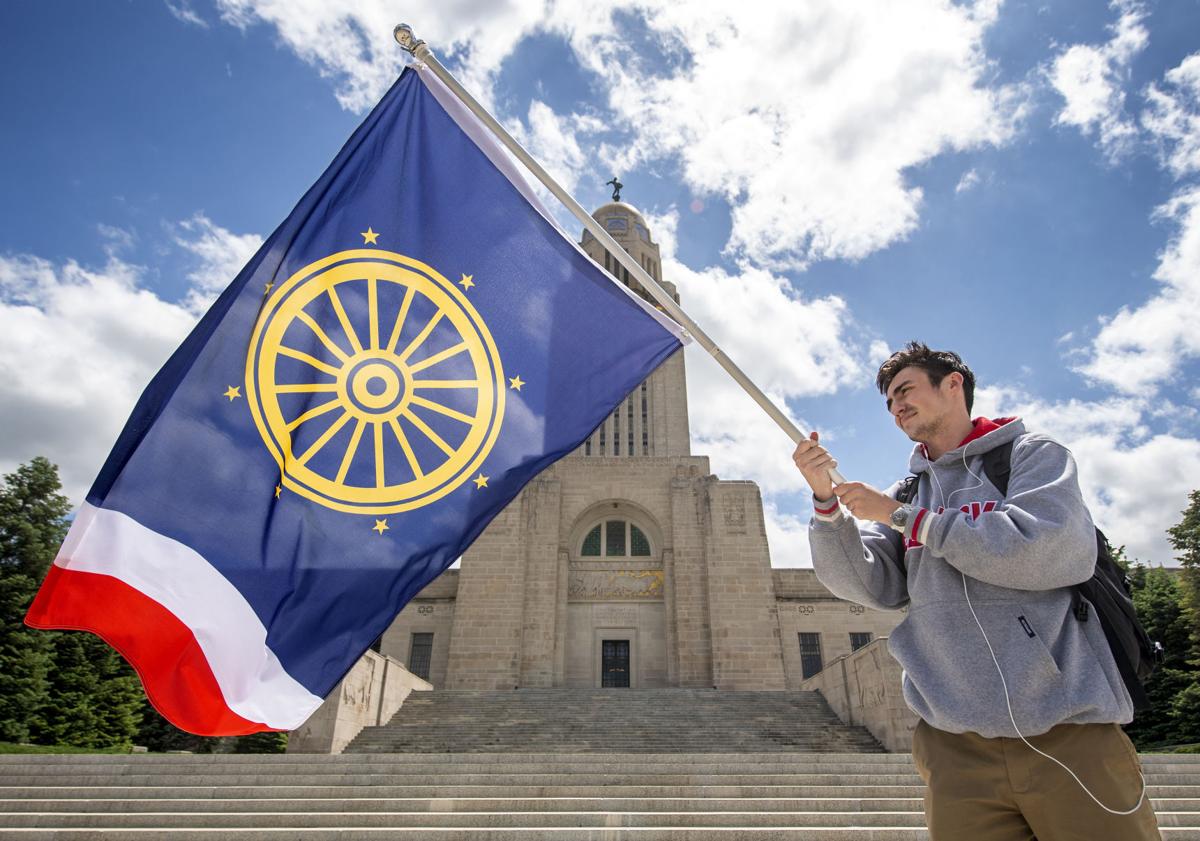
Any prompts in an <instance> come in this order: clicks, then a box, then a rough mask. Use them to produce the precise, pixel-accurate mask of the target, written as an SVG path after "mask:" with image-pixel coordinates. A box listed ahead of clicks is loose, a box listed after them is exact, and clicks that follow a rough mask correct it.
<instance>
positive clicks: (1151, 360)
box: [1079, 187, 1200, 395]
mask: <svg viewBox="0 0 1200 841" xmlns="http://www.w3.org/2000/svg"><path fill="white" fill-rule="evenodd" d="M1158 215H1159V216H1160V217H1161V218H1165V219H1170V220H1172V221H1173V222H1174V223H1175V225H1176V232H1175V235H1174V236H1172V238H1171V240H1170V242H1169V243H1168V244H1167V248H1166V250H1165V251H1164V252H1163V254H1162V255H1161V257H1160V259H1159V264H1158V268H1157V269H1156V270H1155V272H1154V278H1155V280H1157V281H1159V282H1160V283H1161V284H1162V288H1161V289H1160V290H1159V291H1158V292H1157V293H1156V294H1155V295H1154V296H1153V297H1151V298H1150V299H1149V300H1148V301H1146V302H1145V303H1144V304H1142V305H1141V306H1137V307H1123V308H1122V309H1121V310H1120V311H1119V312H1117V314H1116V315H1114V316H1112V317H1111V318H1107V319H1104V320H1103V321H1102V326H1101V328H1100V332H1099V333H1098V335H1097V336H1096V338H1095V339H1094V340H1093V342H1092V346H1091V349H1090V358H1089V359H1088V360H1087V362H1086V363H1085V364H1084V365H1082V366H1081V367H1080V368H1079V370H1080V371H1081V372H1082V373H1084V374H1086V375H1087V376H1088V377H1090V378H1092V379H1093V380H1097V381H1100V382H1103V383H1105V384H1107V385H1110V386H1112V387H1113V388H1115V389H1117V390H1119V391H1121V392H1124V393H1126V394H1140V395H1151V394H1154V393H1155V392H1156V391H1157V389H1158V387H1159V386H1160V385H1161V384H1162V383H1164V382H1166V381H1168V380H1169V379H1170V378H1171V377H1172V376H1174V375H1175V374H1176V372H1178V371H1179V369H1180V367H1181V366H1182V365H1183V364H1184V363H1186V362H1187V361H1188V360H1191V359H1195V358H1196V357H1197V356H1200V330H1197V329H1196V324H1195V314H1196V312H1198V311H1200V187H1192V188H1191V189H1190V190H1187V191H1185V192H1183V193H1181V194H1180V195H1178V196H1176V197H1174V198H1173V199H1172V200H1171V201H1170V202H1168V203H1167V204H1166V205H1164V206H1163V207H1161V208H1159V210H1158Z"/></svg>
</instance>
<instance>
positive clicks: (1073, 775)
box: [929, 447, 1146, 815]
mask: <svg viewBox="0 0 1200 841" xmlns="http://www.w3.org/2000/svg"><path fill="white" fill-rule="evenodd" d="M963 467H964V468H965V469H966V471H967V473H968V474H970V476H971V478H973V479H975V481H976V482H978V484H976V485H972V486H971V487H970V488H960V489H959V490H958V491H953V492H952V493H951V494H950V496H951V498H953V496H954V494H956V493H959V492H960V491H963V490H972V489H973V488H978V487H981V486H982V485H983V479H981V478H979V477H978V476H976V475H975V473H974V472H972V470H971V468H970V467H969V466H967V448H966V447H963ZM929 475H930V476H931V477H932V478H933V483H934V484H935V485H936V486H937V492H938V497H939V498H940V499H941V500H942V509H943V510H945V508H946V503H947V501H948V500H947V499H946V495H945V493H944V492H943V491H942V483H941V482H940V481H938V477H937V471H936V470H934V468H933V463H932V462H930V464H929ZM958 574H959V575H960V576H961V577H962V583H963V596H964V597H965V598H966V600H967V608H968V609H969V610H970V611H971V618H972V619H974V620H975V625H976V626H977V627H978V628H979V633H980V634H982V635H983V642H984V644H985V645H987V648H988V653H989V654H991V655H992V663H993V664H995V666H996V674H997V675H999V676H1000V685H1001V686H1002V687H1003V688H1004V703H1005V705H1006V706H1007V707H1008V720H1009V721H1011V722H1012V726H1013V730H1015V731H1016V733H1017V736H1018V737H1019V738H1020V739H1021V741H1022V742H1024V743H1025V744H1026V745H1028V746H1029V749H1030V750H1032V751H1033V752H1034V753H1037V754H1040V755H1041V756H1044V757H1046V759H1049V760H1050V761H1051V762H1053V763H1054V764H1055V765H1057V766H1058V767H1059V768H1062V769H1063V770H1064V771H1066V772H1067V773H1068V774H1070V775H1071V778H1072V779H1074V780H1075V782H1077V783H1078V784H1079V787H1080V788H1081V789H1083V792H1084V794H1086V795H1087V796H1088V797H1090V798H1092V801H1093V802H1095V804H1096V805H1097V806H1099V807H1100V808H1101V809H1103V810H1104V811H1106V812H1108V813H1109V814H1110V815H1132V814H1133V813H1134V812H1136V811H1137V810H1138V809H1140V808H1142V803H1143V802H1144V801H1145V799H1146V776H1145V775H1144V774H1143V773H1142V771H1141V769H1140V768H1139V769H1138V777H1139V778H1141V781H1142V793H1141V794H1140V795H1139V796H1138V801H1137V804H1136V805H1134V807H1133V808H1132V809H1127V810H1126V811H1123V812H1122V811H1119V810H1117V809H1110V808H1109V807H1108V806H1105V805H1104V804H1103V803H1101V802H1100V800H1099V798H1097V797H1096V795H1094V794H1092V792H1091V789H1089V788H1088V787H1087V786H1086V785H1084V784H1083V780H1081V779H1079V777H1078V775H1076V773H1075V772H1074V771H1072V770H1071V769H1070V768H1068V767H1067V766H1066V765H1064V764H1063V763H1062V762H1060V761H1059V760H1057V759H1055V758H1054V757H1053V756H1051V755H1050V754H1048V753H1046V752H1045V751H1042V750H1038V749H1037V748H1035V747H1034V746H1033V745H1031V744H1030V743H1029V740H1028V739H1026V738H1025V735H1024V734H1023V733H1022V732H1021V728H1019V727H1017V719H1016V716H1014V715H1013V708H1012V698H1011V697H1010V696H1009V694H1008V681H1006V680H1005V679H1004V671H1003V670H1002V669H1001V668H1000V661H999V660H998V659H997V658H996V651H995V649H993V648H992V641H991V640H989V639H988V635H987V631H985V630H984V629H983V623H982V622H980V621H979V616H978V615H976V613H975V606H974V605H973V604H971V594H970V593H969V592H968V590H967V576H966V575H964V574H963V572H962V570H959V571H958Z"/></svg>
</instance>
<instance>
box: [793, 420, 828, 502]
mask: <svg viewBox="0 0 1200 841" xmlns="http://www.w3.org/2000/svg"><path fill="white" fill-rule="evenodd" d="M820 440H821V438H820V436H819V435H817V433H816V432H812V433H810V434H809V436H808V440H807V441H801V442H800V443H799V444H797V445H796V452H794V453H792V461H794V462H796V467H798V468H800V473H801V474H802V475H803V476H804V480H805V481H806V482H808V486H809V487H810V488H812V492H813V496H814V497H816V498H817V499H832V498H833V480H832V479H830V478H829V470H830V468H833V467H837V459H835V458H834V457H833V456H831V455H830V454H829V450H827V449H825V448H824V447H822V446H821V445H820V443H818V442H819V441H820Z"/></svg>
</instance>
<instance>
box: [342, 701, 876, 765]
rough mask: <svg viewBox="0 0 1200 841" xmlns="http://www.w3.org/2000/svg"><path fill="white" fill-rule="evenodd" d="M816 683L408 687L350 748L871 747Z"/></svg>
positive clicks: (832, 749)
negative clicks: (779, 686) (802, 688)
mask: <svg viewBox="0 0 1200 841" xmlns="http://www.w3.org/2000/svg"><path fill="white" fill-rule="evenodd" d="M882 750H883V748H882V747H881V746H880V745H879V743H878V742H877V741H875V739H874V737H872V736H871V734H870V733H869V732H867V730H865V729H864V728H861V727H849V726H846V725H844V724H842V723H841V722H840V721H839V720H838V718H837V716H836V715H834V713H833V710H831V709H830V708H829V705H828V704H827V703H825V699H824V698H822V697H821V695H820V694H819V693H817V692H730V691H719V692H718V691H716V690H712V689H519V690H516V691H507V692H485V691H463V690H436V691H433V692H414V693H413V694H412V695H410V696H409V697H408V699H407V700H406V701H405V702H404V706H403V707H402V708H401V710H400V713H399V714H397V715H396V716H395V717H393V718H392V720H391V721H390V722H388V723H387V724H385V725H382V726H380V727H368V728H366V729H364V730H363V731H362V732H361V733H360V734H359V735H358V737H357V738H356V739H355V740H354V741H353V742H351V743H350V745H349V746H348V747H347V748H346V752H347V753H463V752H471V753H492V752H497V753H514V752H516V753H603V752H611V753H749V754H756V753H778V752H781V751H783V752H796V753H799V752H825V753H877V752H881V751H882Z"/></svg>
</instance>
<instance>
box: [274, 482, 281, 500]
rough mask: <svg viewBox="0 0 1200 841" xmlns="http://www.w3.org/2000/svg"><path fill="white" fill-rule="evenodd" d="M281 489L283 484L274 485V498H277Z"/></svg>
mask: <svg viewBox="0 0 1200 841" xmlns="http://www.w3.org/2000/svg"><path fill="white" fill-rule="evenodd" d="M282 491H283V485H276V486H275V498H276V499H279V494H280V493H281V492H282Z"/></svg>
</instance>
